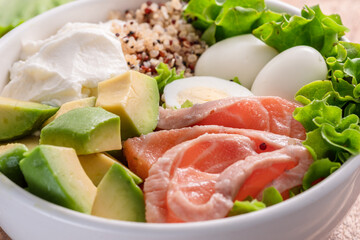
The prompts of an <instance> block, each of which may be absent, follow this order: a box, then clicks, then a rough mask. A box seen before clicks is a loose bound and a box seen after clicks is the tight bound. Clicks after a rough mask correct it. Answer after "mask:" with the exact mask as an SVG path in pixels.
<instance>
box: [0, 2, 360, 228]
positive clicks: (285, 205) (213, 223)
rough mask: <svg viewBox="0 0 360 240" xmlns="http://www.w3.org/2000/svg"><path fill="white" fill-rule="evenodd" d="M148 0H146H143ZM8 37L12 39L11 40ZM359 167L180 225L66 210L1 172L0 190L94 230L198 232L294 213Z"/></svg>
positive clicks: (358, 163) (352, 164)
mask: <svg viewBox="0 0 360 240" xmlns="http://www.w3.org/2000/svg"><path fill="white" fill-rule="evenodd" d="M101 1H102V0H87V1H75V2H70V3H67V4H64V5H62V6H60V7H57V8H54V9H52V10H49V11H47V12H45V13H43V14H41V15H39V16H37V17H35V18H33V19H31V20H29V21H27V22H25V23H23V24H22V25H20V26H19V27H17V28H15V29H14V30H12V31H10V32H9V33H7V34H6V35H5V36H4V37H2V38H1V39H0V48H1V45H2V44H4V43H5V42H6V41H9V40H10V39H11V38H12V36H13V35H16V34H19V33H21V32H22V31H23V30H24V29H26V28H27V27H28V26H30V25H32V24H36V22H38V21H41V19H43V18H44V17H47V16H49V15H52V14H55V13H59V12H65V11H66V10H67V9H71V8H73V7H81V6H83V5H85V4H88V3H91V2H101ZM144 2H145V1H144ZM265 2H266V4H267V6H268V7H269V8H271V9H282V10H284V11H286V12H288V13H290V14H296V15H299V14H300V9H298V8H296V7H294V6H292V5H289V4H287V3H284V2H281V1H278V0H266V1H265ZM8 39H9V40H8ZM359 168H360V155H358V156H355V157H353V158H351V159H349V160H348V161H347V162H346V163H344V164H343V166H341V168H340V169H339V170H337V171H336V172H334V173H333V174H332V175H331V176H329V177H327V178H326V179H325V180H324V181H322V182H320V183H319V184H317V185H315V186H314V187H312V188H311V189H309V190H307V191H305V192H303V193H301V194H299V195H297V196H296V197H294V198H291V199H288V200H286V201H284V202H282V203H281V204H277V205H274V206H271V207H268V208H266V209H263V210H261V211H256V212H252V213H249V214H244V215H239V216H234V217H229V218H222V219H216V220H209V221H201V222H191V223H179V224H167V223H138V222H126V221H119V220H111V219H105V218H101V217H97V216H92V215H86V214H83V213H79V212H76V211H73V210H70V209H67V208H65V207H62V206H58V205H56V204H53V203H51V202H48V201H46V200H43V199H41V198H39V197H37V196H35V195H33V194H31V193H29V192H27V191H25V190H24V189H22V188H20V187H19V186H17V185H16V184H15V183H13V182H12V181H11V180H9V179H8V178H7V177H6V176H5V175H3V174H2V173H0V191H1V188H4V192H7V193H8V194H9V196H11V197H12V199H14V201H17V202H18V203H19V204H22V205H28V207H30V208H33V209H34V211H37V212H39V213H40V214H42V215H49V216H51V217H52V218H56V219H58V220H61V221H63V222H71V224H75V225H77V226H81V227H82V228H92V229H101V230H102V231H111V232H123V231H124V230H125V231H139V230H146V231H148V232H149V233H157V234H159V233H166V232H169V231H174V230H189V229H192V230H194V229H196V230H197V231H200V232H201V231H204V228H205V229H209V228H210V227H213V228H218V227H221V228H223V227H224V226H225V225H227V226H229V227H230V228H231V227H236V226H237V225H239V224H242V225H246V226H251V225H252V223H253V221H259V219H261V221H266V220H267V221H268V220H269V219H272V218H273V216H274V214H276V215H280V216H281V215H284V214H288V212H289V211H290V212H294V213H296V211H298V210H301V209H302V208H304V207H307V206H309V205H311V203H312V202H313V201H314V200H315V199H320V198H321V196H323V195H326V194H327V193H329V192H331V191H332V190H333V189H334V188H335V186H339V185H341V184H343V183H344V182H345V181H346V180H347V179H348V178H350V177H351V175H352V174H353V173H354V172H355V171H356V170H358V169H359Z"/></svg>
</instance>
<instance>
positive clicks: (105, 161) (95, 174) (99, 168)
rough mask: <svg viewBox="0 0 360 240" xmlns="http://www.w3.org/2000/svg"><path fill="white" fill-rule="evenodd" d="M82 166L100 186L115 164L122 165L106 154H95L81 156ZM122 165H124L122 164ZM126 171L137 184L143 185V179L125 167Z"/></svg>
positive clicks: (96, 184)
mask: <svg viewBox="0 0 360 240" xmlns="http://www.w3.org/2000/svg"><path fill="white" fill-rule="evenodd" d="M79 160H80V163H81V166H82V167H83V168H84V170H85V172H86V174H87V175H88V176H89V178H90V179H91V181H92V182H93V183H94V184H95V186H98V185H99V183H100V181H101V179H102V178H103V177H104V175H105V174H106V173H107V171H108V170H109V169H110V168H111V166H112V165H113V164H114V163H118V164H121V163H120V162H118V161H117V160H116V159H114V158H113V157H111V156H110V155H108V154H106V153H94V154H90V155H81V156H79ZM121 165H122V164H121ZM123 167H124V168H125V169H126V171H127V172H128V173H129V174H130V176H131V177H132V178H133V180H134V182H135V183H136V184H140V183H142V179H141V178H140V177H138V176H137V175H136V174H135V173H133V172H131V171H130V170H129V169H128V168H126V167H125V166H123Z"/></svg>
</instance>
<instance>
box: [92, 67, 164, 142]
mask: <svg viewBox="0 0 360 240" xmlns="http://www.w3.org/2000/svg"><path fill="white" fill-rule="evenodd" d="M159 98H160V97H159V90H158V87H157V83H156V80H155V79H153V78H151V77H149V76H148V75H145V74H142V73H139V72H136V71H128V72H126V73H124V74H122V75H120V76H117V77H114V78H111V79H109V80H106V81H103V82H100V83H99V85H98V98H97V101H96V106H101V107H102V108H104V109H105V110H107V111H109V112H112V113H114V114H117V115H119V116H120V118H121V136H122V139H123V140H126V139H127V138H130V137H136V136H140V135H141V134H147V133H149V132H152V131H153V130H154V129H155V128H156V125H157V121H158V117H159Z"/></svg>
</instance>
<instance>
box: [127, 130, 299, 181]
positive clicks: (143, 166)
mask: <svg viewBox="0 0 360 240" xmlns="http://www.w3.org/2000/svg"><path fill="white" fill-rule="evenodd" d="M205 133H230V134H240V135H244V136H247V137H249V138H251V139H252V140H253V141H254V142H255V145H256V146H257V148H256V149H255V151H257V152H264V151H273V150H275V149H279V148H282V147H284V146H287V145H289V144H301V141H300V140H298V139H295V138H290V137H287V136H283V135H277V134H273V133H270V132H263V131H257V130H250V129H236V128H228V127H222V126H215V125H213V126H194V127H187V128H181V129H173V130H162V131H157V132H153V133H149V134H147V135H142V136H141V137H136V138H130V139H128V140H126V141H125V142H124V144H123V152H124V155H125V157H126V159H127V162H128V166H129V168H130V169H131V171H133V172H134V173H135V174H136V175H138V176H139V177H141V178H142V179H145V178H146V177H147V176H148V171H149V169H150V167H151V166H152V165H153V164H154V163H155V162H156V161H157V159H158V158H159V157H161V156H162V155H163V154H164V153H165V152H166V151H167V150H169V149H170V148H172V147H174V146H175V145H177V144H180V143H182V142H184V141H187V140H191V139H194V138H197V137H199V136H200V135H203V134H205Z"/></svg>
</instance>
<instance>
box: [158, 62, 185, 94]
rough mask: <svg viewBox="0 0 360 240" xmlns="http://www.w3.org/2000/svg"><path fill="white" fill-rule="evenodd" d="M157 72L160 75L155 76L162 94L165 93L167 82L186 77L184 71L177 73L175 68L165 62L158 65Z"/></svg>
mask: <svg viewBox="0 0 360 240" xmlns="http://www.w3.org/2000/svg"><path fill="white" fill-rule="evenodd" d="M156 72H157V74H158V76H156V77H154V78H155V80H156V81H157V84H158V88H159V91H160V94H161V93H163V91H164V88H165V86H166V85H167V84H169V83H171V82H173V81H175V80H177V79H181V78H184V71H182V72H181V73H180V74H177V73H176V69H175V68H172V69H170V68H169V66H168V65H167V64H165V63H160V64H159V65H158V66H157V67H156Z"/></svg>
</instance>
